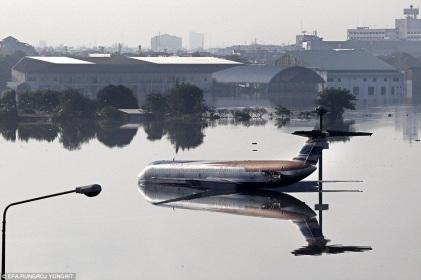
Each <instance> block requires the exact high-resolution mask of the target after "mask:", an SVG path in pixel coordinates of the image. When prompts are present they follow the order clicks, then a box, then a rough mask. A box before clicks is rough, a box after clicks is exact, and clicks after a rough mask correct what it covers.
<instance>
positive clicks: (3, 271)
mask: <svg viewBox="0 0 421 280" xmlns="http://www.w3.org/2000/svg"><path fill="white" fill-rule="evenodd" d="M74 192H76V190H71V191H67V192H61V193H55V194H50V195H45V196H40V197H36V198H31V199H27V200H22V201H18V202H14V203H11V204H9V205H7V206H6V208H4V211H3V226H2V239H1V279H2V280H4V279H6V214H7V210H9V208H10V207H11V206H15V205H19V204H24V203H28V202H32V201H37V200H41V199H46V198H50V197H55V196H59V195H65V194H69V193H74Z"/></svg>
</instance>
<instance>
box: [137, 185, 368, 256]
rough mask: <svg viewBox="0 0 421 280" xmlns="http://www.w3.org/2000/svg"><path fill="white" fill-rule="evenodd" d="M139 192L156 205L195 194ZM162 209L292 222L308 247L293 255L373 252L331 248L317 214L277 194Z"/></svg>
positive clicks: (172, 188)
mask: <svg viewBox="0 0 421 280" xmlns="http://www.w3.org/2000/svg"><path fill="white" fill-rule="evenodd" d="M140 191H141V192H142V194H143V195H144V196H145V198H146V200H147V201H149V202H151V203H157V202H160V201H164V200H171V199H172V198H177V197H183V196H188V195H191V194H193V193H194V191H195V190H194V189H191V188H190V187H180V186H177V185H166V186H162V185H159V184H155V185H153V184H147V185H145V184H144V185H140ZM161 206H166V207H173V208H183V209H192V210H204V211H213V212H220V213H228V214H236V215H245V216H252V217H262V218H274V219H279V220H288V221H292V222H293V223H295V224H296V225H297V226H298V227H299V229H300V231H301V233H302V234H303V236H304V238H305V239H306V241H307V243H308V245H307V246H306V247H303V248H300V249H297V250H295V251H293V252H292V254H294V255H321V254H322V253H327V254H337V253H344V252H361V251H366V250H371V248H370V247H356V246H341V245H332V246H328V245H327V243H328V241H329V240H327V239H325V237H324V236H323V233H322V227H321V225H320V224H319V222H318V221H317V218H316V213H315V212H314V211H313V210H312V209H311V208H310V207H309V206H307V204H305V203H304V202H302V201H300V200H298V199H297V198H295V197H293V196H291V195H288V194H285V193H281V192H277V191H264V190H256V191H250V192H244V193H241V194H240V193H237V194H229V195H219V196H206V197H202V198H197V199H193V200H177V201H173V202H168V203H165V204H161Z"/></svg>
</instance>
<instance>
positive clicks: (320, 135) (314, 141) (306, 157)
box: [292, 130, 372, 165]
mask: <svg viewBox="0 0 421 280" xmlns="http://www.w3.org/2000/svg"><path fill="white" fill-rule="evenodd" d="M292 134H294V135H298V136H303V137H307V138H308V140H307V142H306V143H305V145H304V147H303V148H302V149H301V151H300V152H299V153H298V155H297V156H296V157H295V158H294V160H298V161H303V162H305V163H310V164H313V165H316V164H317V162H318V161H319V158H320V155H321V154H322V151H323V150H324V149H329V143H328V142H327V141H328V139H329V138H334V137H353V136H371V135H372V133H368V132H349V131H336V130H326V131H322V130H310V131H295V132H294V133H292Z"/></svg>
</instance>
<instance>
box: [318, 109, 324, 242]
mask: <svg viewBox="0 0 421 280" xmlns="http://www.w3.org/2000/svg"><path fill="white" fill-rule="evenodd" d="M324 113H325V112H324V111H323V108H321V109H320V110H319V122H320V131H321V133H323V115H324ZM322 181H323V149H322V151H321V152H320V158H319V224H320V231H321V233H322V234H323V192H322V191H323V182H322Z"/></svg>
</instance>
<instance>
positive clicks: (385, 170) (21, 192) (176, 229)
mask: <svg viewBox="0 0 421 280" xmlns="http://www.w3.org/2000/svg"><path fill="white" fill-rule="evenodd" d="M345 119H346V121H345V122H343V123H339V125H338V124H337V123H336V124H332V126H335V127H336V128H337V127H339V128H342V129H351V130H354V131H371V132H373V133H374V135H373V136H372V137H361V138H355V139H351V140H349V139H341V141H335V142H332V143H331V144H330V149H329V150H326V151H325V152H324V177H325V179H326V180H363V181H364V182H363V183H352V184H326V185H325V186H324V188H325V189H361V190H363V191H364V192H362V193H325V194H324V198H323V199H324V203H328V204H329V210H327V211H325V212H324V214H323V215H324V216H323V234H324V237H325V238H326V239H329V240H331V241H330V243H329V244H328V245H335V244H340V245H342V246H367V247H371V248H372V250H366V251H363V252H347V253H343V254H324V253H323V254H321V255H319V256H296V255H294V254H292V252H294V251H295V250H297V249H299V248H302V247H304V246H307V242H306V239H305V237H304V235H303V233H302V232H301V231H300V228H299V227H298V226H297V224H296V223H293V222H291V221H288V220H281V219H266V218H261V217H248V216H238V215H231V214H226V213H214V212H206V211H192V210H183V209H172V208H166V207H159V206H154V205H151V204H149V203H148V202H146V201H145V199H144V197H143V196H142V195H141V193H140V192H139V190H138V187H137V180H136V177H137V175H138V174H139V172H140V171H141V170H142V169H143V168H144V167H145V166H146V165H147V164H148V163H150V162H152V161H156V160H161V159H165V160H171V159H176V160H199V159H209V160H246V159H268V160H275V159H292V158H293V157H294V156H295V155H296V154H297V153H298V151H299V150H300V148H301V146H302V145H303V143H304V141H305V138H302V137H298V136H293V135H291V132H293V131H294V130H304V129H313V128H314V127H315V124H316V122H315V121H312V120H310V121H309V120H295V119H292V120H291V121H290V122H284V123H283V122H276V121H274V120H269V121H256V122H253V123H251V124H250V123H243V124H241V123H240V124H238V123H232V122H225V123H221V122H220V123H213V124H205V123H193V124H192V123H180V122H167V123H158V122H156V123H149V124H143V125H140V126H138V125H125V126H124V127H122V128H120V127H116V126H109V125H108V126H107V125H99V124H92V123H77V124H75V123H73V124H43V125H38V124H37V125H35V124H13V123H12V124H7V125H5V124H3V125H2V126H1V128H0V132H1V134H2V137H0V154H1V156H0V170H1V173H2V176H1V177H0V185H1V189H0V203H1V205H0V206H2V207H4V206H6V204H7V203H10V202H14V201H18V200H22V199H27V198H31V197H35V196H39V195H45V194H50V193H54V192H60V191H66V190H69V189H72V188H74V187H76V186H78V185H85V184H92V183H99V184H101V185H102V186H103V192H102V193H101V194H100V195H99V196H98V197H95V198H87V197H84V196H81V195H77V194H70V195H67V196H63V197H58V198H52V199H49V200H45V201H38V202H34V203H31V204H25V205H20V206H16V207H13V208H11V209H10V210H9V212H8V223H7V263H6V264H7V272H75V273H77V279H110V280H111V279H140V278H142V279H218V278H219V279H242V280H243V279H279V278H286V277H288V279H305V278H312V279H420V277H421V266H420V265H419V264H420V262H421V251H420V248H421V237H420V236H421V220H420V218H419V217H420V216H421V206H420V198H421V188H420V184H419V178H420V174H421V172H420V171H421V160H420V157H421V142H419V141H417V140H419V138H420V135H419V133H420V129H421V125H420V123H421V110H420V108H417V107H411V106H388V107H367V108H364V109H361V110H359V111H354V112H351V113H348V114H346V116H345ZM252 143H257V145H252ZM253 150H255V151H253ZM308 179H309V180H316V173H315V174H313V175H312V176H311V177H310V178H308ZM290 195H292V197H293V198H288V199H292V202H295V201H298V202H297V203H305V204H306V205H307V206H308V207H310V208H312V209H314V206H315V204H316V203H317V202H318V195H317V194H316V193H304V194H290ZM289 201H291V200H289ZM300 205H302V204H300Z"/></svg>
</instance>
